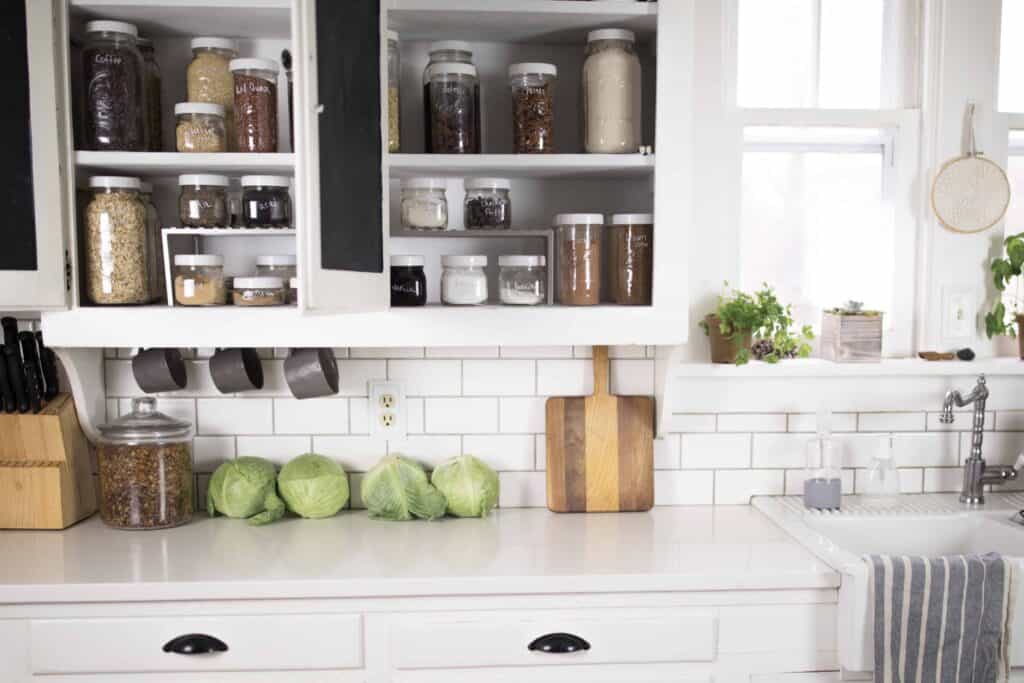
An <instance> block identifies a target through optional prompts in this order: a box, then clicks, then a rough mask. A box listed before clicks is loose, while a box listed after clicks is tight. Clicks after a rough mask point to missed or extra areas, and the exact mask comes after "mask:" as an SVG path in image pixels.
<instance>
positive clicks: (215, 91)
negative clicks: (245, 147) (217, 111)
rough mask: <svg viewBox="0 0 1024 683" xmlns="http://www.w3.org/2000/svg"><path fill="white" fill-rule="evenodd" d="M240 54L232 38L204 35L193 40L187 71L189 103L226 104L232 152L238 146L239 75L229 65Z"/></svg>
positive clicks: (225, 113) (226, 119)
mask: <svg viewBox="0 0 1024 683" xmlns="http://www.w3.org/2000/svg"><path fill="white" fill-rule="evenodd" d="M237 56H238V47H237V46H236V45H235V41H233V40H231V39H230V38H215V37H212V36H201V37H199V38H193V39H192V61H191V62H190V63H189V65H188V69H187V70H186V74H185V76H186V84H187V87H186V91H187V95H188V101H189V102H207V103H209V104H219V105H220V106H222V107H224V127H225V129H226V133H227V134H226V136H225V137H226V138H227V141H228V151H229V152H234V151H236V150H235V149H234V146H235V109H234V108H235V78H234V76H232V75H231V70H230V69H229V68H228V65H229V64H230V63H231V60H232V59H234V58H235V57H237Z"/></svg>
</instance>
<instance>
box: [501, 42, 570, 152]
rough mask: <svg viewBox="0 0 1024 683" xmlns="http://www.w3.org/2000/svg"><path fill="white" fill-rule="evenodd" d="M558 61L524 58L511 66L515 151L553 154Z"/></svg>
mask: <svg viewBox="0 0 1024 683" xmlns="http://www.w3.org/2000/svg"><path fill="white" fill-rule="evenodd" d="M557 76H558V68H557V67H556V66H555V65H554V64H544V63H542V62H523V63H520V64H512V65H511V66H509V67H508V84H509V87H510V88H511V89H512V151H513V152H515V153H516V154H545V153H546V154H551V153H552V152H554V151H555V144H554V143H555V78H556V77H557Z"/></svg>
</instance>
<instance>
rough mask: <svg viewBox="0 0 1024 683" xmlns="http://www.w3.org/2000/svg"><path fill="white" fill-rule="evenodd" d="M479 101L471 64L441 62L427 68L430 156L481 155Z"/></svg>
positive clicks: (474, 72) (475, 78) (427, 134)
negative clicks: (432, 154)
mask: <svg viewBox="0 0 1024 683" xmlns="http://www.w3.org/2000/svg"><path fill="white" fill-rule="evenodd" d="M479 98H480V82H479V80H478V79H477V73H476V67H475V66H473V65H472V64H462V63H458V62H439V63H437V64H432V65H430V66H429V67H427V83H426V85H424V86H423V102H424V106H425V107H426V109H425V112H426V121H425V123H426V136H427V139H426V147H427V152H428V153H434V154H477V153H479V152H480V117H479V113H478V106H479Z"/></svg>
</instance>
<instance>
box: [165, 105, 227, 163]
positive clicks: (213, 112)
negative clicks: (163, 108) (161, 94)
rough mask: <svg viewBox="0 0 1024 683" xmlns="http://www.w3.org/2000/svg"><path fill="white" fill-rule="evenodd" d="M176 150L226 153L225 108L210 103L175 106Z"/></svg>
mask: <svg viewBox="0 0 1024 683" xmlns="http://www.w3.org/2000/svg"><path fill="white" fill-rule="evenodd" d="M174 119H175V126H174V139H175V149H177V150H178V151H179V152H226V151H227V129H226V128H225V127H224V107H222V106H221V105H219V104H211V103H209V102H179V103H178V104H176V105H174Z"/></svg>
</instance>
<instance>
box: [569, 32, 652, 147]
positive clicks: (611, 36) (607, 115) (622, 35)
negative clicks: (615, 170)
mask: <svg viewBox="0 0 1024 683" xmlns="http://www.w3.org/2000/svg"><path fill="white" fill-rule="evenodd" d="M640 88H641V69H640V57H639V56H638V55H637V50H636V36H635V35H634V33H633V32H632V31H627V30H625V29H615V28H606V29H600V30H597V31H591V32H590V33H589V34H588V35H587V51H586V59H585V60H584V62H583V147H584V149H585V150H586V151H587V152H590V153H592V154H632V153H635V152H636V151H637V149H638V148H639V147H640V145H641V123H642V120H641V97H640V94H641V91H640Z"/></svg>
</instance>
